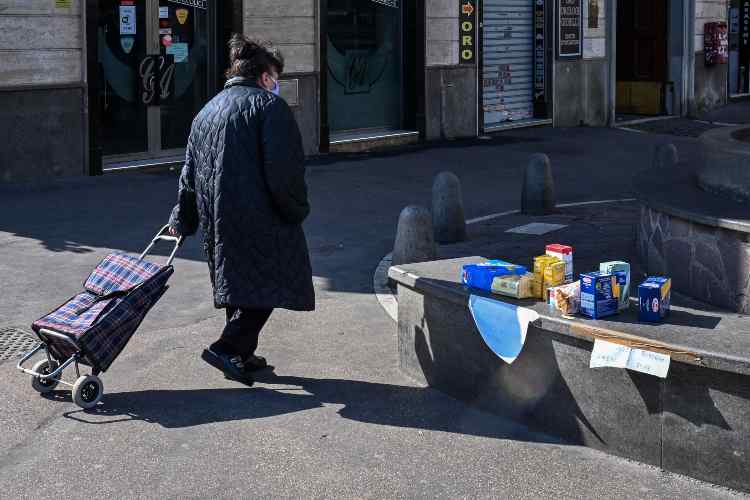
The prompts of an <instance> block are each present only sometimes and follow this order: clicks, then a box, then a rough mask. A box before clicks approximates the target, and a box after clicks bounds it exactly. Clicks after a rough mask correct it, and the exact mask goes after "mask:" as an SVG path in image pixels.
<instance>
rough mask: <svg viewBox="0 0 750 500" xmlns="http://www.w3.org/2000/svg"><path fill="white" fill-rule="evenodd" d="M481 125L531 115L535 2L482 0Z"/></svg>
mask: <svg viewBox="0 0 750 500" xmlns="http://www.w3.org/2000/svg"><path fill="white" fill-rule="evenodd" d="M483 5H484V10H483V32H484V54H483V62H484V72H483V75H482V86H483V96H484V97H483V102H482V107H483V109H484V125H485V128H491V127H493V126H495V125H501V124H503V123H505V122H508V121H514V122H515V121H520V120H525V119H529V118H532V117H533V114H534V95H533V83H534V74H533V71H534V56H533V51H534V38H533V36H534V35H533V34H534V24H533V23H534V2H533V0H484V4H483Z"/></svg>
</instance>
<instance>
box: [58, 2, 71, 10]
mask: <svg viewBox="0 0 750 500" xmlns="http://www.w3.org/2000/svg"><path fill="white" fill-rule="evenodd" d="M72 3H73V2H72V0H55V8H56V9H69V8H70V7H71V4H72Z"/></svg>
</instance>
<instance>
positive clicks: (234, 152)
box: [170, 78, 315, 311]
mask: <svg viewBox="0 0 750 500" xmlns="http://www.w3.org/2000/svg"><path fill="white" fill-rule="evenodd" d="M309 212H310V207H309V204H308V200H307V186H306V184H305V166H304V154H303V150H302V139H301V136H300V132H299V129H298V127H297V123H296V122H295V120H294V116H293V115H292V112H291V110H290V109H289V106H288V105H287V104H286V102H284V100H283V99H281V98H279V97H277V96H275V95H273V94H272V93H271V92H268V91H266V90H263V89H260V88H259V87H258V86H257V85H256V84H255V83H254V82H251V81H249V80H246V79H243V78H234V79H232V80H230V81H229V82H227V86H226V88H225V89H224V90H223V91H222V92H221V93H220V94H219V95H217V96H216V97H215V98H214V99H212V100H211V101H210V102H209V103H208V104H207V105H206V106H205V107H204V108H203V109H202V110H201V112H200V113H199V114H198V116H197V117H196V118H195V120H194V121H193V126H192V129H191V131H190V138H189V140H188V146H187V153H186V159H185V166H184V167H183V169H182V175H181V177H180V184H179V192H178V203H177V205H176V206H175V208H174V210H173V211H172V217H171V221H170V223H171V225H172V227H174V228H175V229H176V230H177V231H178V232H180V234H183V235H185V236H188V235H191V234H194V233H195V232H196V231H197V230H198V227H199V226H200V228H201V230H202V232H203V248H204V250H205V252H206V256H207V258H208V265H209V271H210V275H211V281H212V283H213V286H214V303H215V305H216V307H227V306H232V307H242V308H249V309H261V308H262V309H271V308H283V309H291V310H295V311H310V310H313V309H314V307H315V294H314V290H313V284H312V271H311V267H310V257H309V254H308V249H307V242H306V240H305V234H304V232H303V230H302V222H303V221H304V220H305V218H306V217H307V215H308V214H309Z"/></svg>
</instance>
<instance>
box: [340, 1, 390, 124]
mask: <svg viewBox="0 0 750 500" xmlns="http://www.w3.org/2000/svg"><path fill="white" fill-rule="evenodd" d="M400 3H401V2H400V0H329V1H328V12H327V28H328V41H327V59H328V63H327V64H328V68H327V69H328V71H327V74H328V120H329V126H330V129H331V131H332V132H341V131H353V130H365V129H386V130H387V129H390V130H393V129H399V128H401V127H402V120H403V112H402V109H403V103H402V100H403V71H402V65H403V63H402V58H403V55H402V10H401V9H402V7H401V5H400Z"/></svg>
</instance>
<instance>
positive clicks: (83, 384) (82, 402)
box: [72, 375, 104, 410]
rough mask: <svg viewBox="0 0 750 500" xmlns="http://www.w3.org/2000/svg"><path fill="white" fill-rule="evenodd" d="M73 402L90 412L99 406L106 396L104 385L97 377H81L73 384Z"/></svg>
mask: <svg viewBox="0 0 750 500" xmlns="http://www.w3.org/2000/svg"><path fill="white" fill-rule="evenodd" d="M72 392H73V402H74V403H75V404H77V405H78V406H80V407H81V408H83V409H84V410H88V409H89V408H93V407H94V406H96V405H97V403H98V402H99V401H101V399H102V395H103V394H104V384H102V381H101V379H100V378H99V377H97V376H96V375H81V376H80V377H78V380H76V383H75V384H73V391H72Z"/></svg>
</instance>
